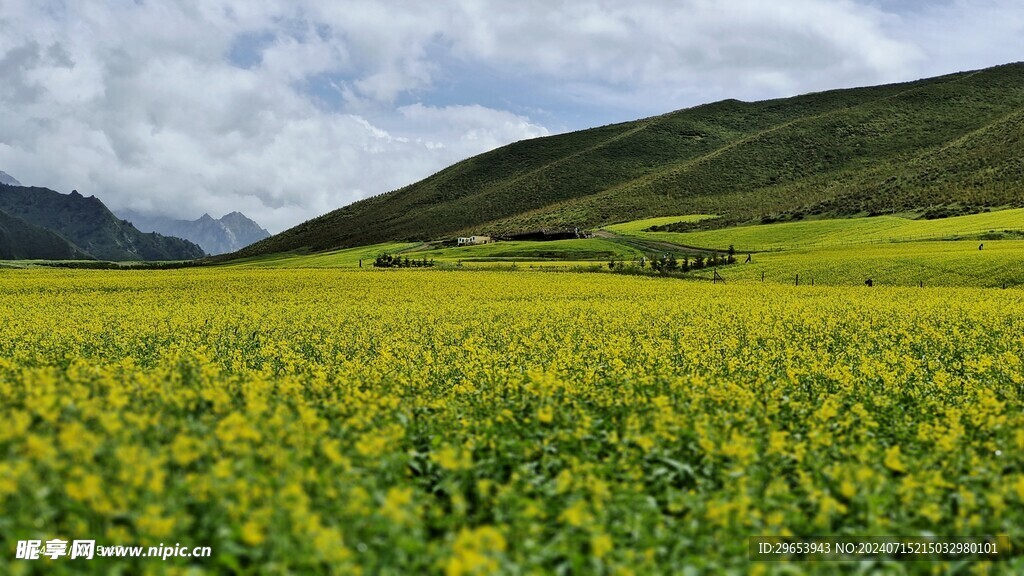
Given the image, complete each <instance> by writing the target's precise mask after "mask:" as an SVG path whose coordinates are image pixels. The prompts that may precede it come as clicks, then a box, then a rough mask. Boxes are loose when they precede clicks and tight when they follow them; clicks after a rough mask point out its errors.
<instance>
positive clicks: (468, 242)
mask: <svg viewBox="0 0 1024 576" xmlns="http://www.w3.org/2000/svg"><path fill="white" fill-rule="evenodd" d="M456 242H457V243H458V245H459V246H473V245H476V244H490V243H491V242H493V240H491V237H490V236H460V237H459V238H457V239H456Z"/></svg>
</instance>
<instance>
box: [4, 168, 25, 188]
mask: <svg viewBox="0 0 1024 576" xmlns="http://www.w3.org/2000/svg"><path fill="white" fill-rule="evenodd" d="M0 184H7V185H8V186H21V185H22V184H21V182H18V180H17V179H15V178H14V176H11V175H10V174H8V173H7V172H4V171H3V170H0Z"/></svg>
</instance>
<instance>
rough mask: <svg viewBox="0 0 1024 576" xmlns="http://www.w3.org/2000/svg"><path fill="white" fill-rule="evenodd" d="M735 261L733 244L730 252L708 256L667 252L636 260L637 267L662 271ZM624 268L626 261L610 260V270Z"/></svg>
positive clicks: (700, 267)
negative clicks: (678, 256)
mask: <svg viewBox="0 0 1024 576" xmlns="http://www.w3.org/2000/svg"><path fill="white" fill-rule="evenodd" d="M735 263H736V249H735V248H733V247H732V246H729V252H728V254H712V255H711V256H707V257H704V256H694V257H693V258H692V259H691V258H689V257H687V256H683V258H682V259H679V258H676V256H675V254H665V255H663V256H662V257H661V258H655V259H652V260H648V259H647V258H646V257H644V258H640V259H639V260H635V261H634V264H635V267H636V268H639V269H640V270H645V269H646V268H647V266H650V267H651V270H653V271H655V272H662V273H672V272H689V271H690V270H703V269H704V268H714V267H715V266H724V265H726V264H735ZM623 268H625V263H624V262H622V261H619V260H615V259H612V260H610V261H609V262H608V269H609V270H622V269H623Z"/></svg>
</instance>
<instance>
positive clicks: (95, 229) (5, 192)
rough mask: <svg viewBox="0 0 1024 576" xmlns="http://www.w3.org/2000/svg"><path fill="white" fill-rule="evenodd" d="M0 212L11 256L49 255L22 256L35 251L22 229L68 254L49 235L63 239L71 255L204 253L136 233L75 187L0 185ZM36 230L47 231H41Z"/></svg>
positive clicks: (174, 256) (185, 256)
mask: <svg viewBox="0 0 1024 576" xmlns="http://www.w3.org/2000/svg"><path fill="white" fill-rule="evenodd" d="M0 212H3V213H4V214H5V216H7V217H8V218H7V219H5V220H4V221H3V222H4V225H6V226H9V227H10V230H13V232H10V231H8V236H9V237H8V240H7V242H8V252H7V253H10V254H14V257H16V258H31V257H40V258H42V257H46V258H50V257H51V256H25V255H24V254H38V253H39V252H38V251H36V250H34V249H33V250H28V248H29V246H28V240H27V239H24V238H22V237H21V235H23V234H25V231H26V230H29V231H32V233H33V234H35V236H33V237H35V238H38V239H39V242H43V243H44V244H47V245H50V248H52V249H53V250H56V251H57V252H59V253H63V254H67V253H68V252H67V251H68V250H69V248H68V247H58V246H57V244H55V243H54V240H53V238H52V236H53V235H56V236H57V237H59V238H60V239H63V240H64V241H65V242H66V243H67V244H69V245H70V249H71V250H72V252H71V254H72V255H71V256H70V257H71V258H96V259H100V260H113V261H124V260H192V259H195V258H202V257H203V256H205V254H204V253H203V250H202V248H200V247H199V246H197V245H196V244H193V243H192V242H189V241H187V240H182V239H181V238H172V237H168V236H163V235H161V234H144V233H142V232H140V231H139V230H138V229H136V228H135V227H134V226H132V225H131V224H130V223H129V222H125V221H124V220H121V219H119V218H118V217H116V216H114V214H113V213H112V212H111V211H110V210H108V209H107V207H106V206H105V205H104V204H103V202H101V201H100V200H99V199H98V198H96V197H95V196H89V197H88V198H86V197H85V196H82V195H81V194H79V193H78V192H77V191H74V192H72V193H71V194H61V193H59V192H55V191H53V190H50V189H48V188H36V187H25V186H11V185H8V184H0ZM12 219H14V220H17V221H20V223H21V224H19V223H18V222H15V221H12ZM22 224H24V225H27V226H28V227H26V226H22ZM39 229H41V230H42V231H44V232H46V231H48V232H49V234H48V235H45V236H40V235H39ZM44 240H45V242H44ZM33 244H35V243H33ZM75 250H77V252H74V251H75ZM62 251H63V252H62ZM55 257H60V258H63V257H64V256H55Z"/></svg>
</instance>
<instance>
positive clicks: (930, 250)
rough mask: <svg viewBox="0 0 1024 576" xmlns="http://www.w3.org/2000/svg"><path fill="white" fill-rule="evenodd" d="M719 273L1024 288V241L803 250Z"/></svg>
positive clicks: (733, 278) (819, 281) (823, 281)
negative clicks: (980, 248)
mask: <svg viewBox="0 0 1024 576" xmlns="http://www.w3.org/2000/svg"><path fill="white" fill-rule="evenodd" d="M741 262H742V260H741ZM719 272H720V274H721V275H722V276H723V277H724V278H725V279H726V281H727V282H731V283H735V282H741V283H745V282H761V281H762V278H763V279H764V281H765V282H775V283H782V284H796V283H797V281H798V279H797V276H799V283H800V285H801V286H806V285H809V284H815V285H830V286H860V285H863V284H864V281H865V280H867V279H869V278H870V279H871V280H872V281H873V282H874V284H875V286H918V285H921V284H923V285H924V286H925V287H935V286H957V287H982V288H1001V287H1012V288H1017V287H1020V286H1022V285H1024V241H1022V240H997V241H986V242H985V249H984V250H978V243H977V242H975V241H959V242H953V241H950V242H900V243H889V244H867V245H861V246H832V247H817V248H802V249H799V250H793V251H787V252H777V253H776V252H770V253H765V254H755V255H754V256H753V261H752V262H751V263H750V264H742V263H741V264H735V265H732V266H728V267H725V268H723V269H721V270H719ZM692 276H693V277H695V278H705V279H710V278H711V275H710V272H699V273H695V274H693V275H692Z"/></svg>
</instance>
